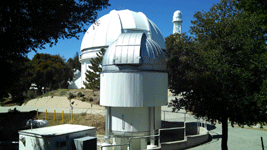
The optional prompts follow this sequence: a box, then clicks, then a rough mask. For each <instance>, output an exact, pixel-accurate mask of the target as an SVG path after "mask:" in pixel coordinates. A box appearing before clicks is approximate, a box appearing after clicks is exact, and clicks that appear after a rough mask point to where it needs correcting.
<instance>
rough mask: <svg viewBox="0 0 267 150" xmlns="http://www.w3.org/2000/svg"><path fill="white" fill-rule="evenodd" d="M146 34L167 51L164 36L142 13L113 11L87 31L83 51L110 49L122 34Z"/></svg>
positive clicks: (82, 45)
mask: <svg viewBox="0 0 267 150" xmlns="http://www.w3.org/2000/svg"><path fill="white" fill-rule="evenodd" d="M127 32H144V33H145V34H146V36H147V37H149V38H151V39H153V40H154V41H155V42H157V43H158V44H159V45H160V47H161V48H162V49H166V47H165V43H164V39H163V36H162V35H161V32H160V30H159V29H158V27H157V26H156V25H155V24H154V23H153V22H152V21H151V20H149V19H148V18H147V17H146V15H145V14H143V13H142V12H138V13H137V12H134V11H130V10H127V9H126V10H120V11H116V10H112V11H110V13H109V14H107V15H105V16H103V17H101V18H100V19H98V20H97V21H96V22H95V23H94V24H92V25H91V26H90V27H89V29H88V30H87V32H86V34H85V35H84V37H83V41H82V44H81V51H82V52H83V51H85V50H90V49H95V48H101V47H108V46H109V45H110V44H112V43H113V42H114V41H115V40H116V39H117V38H118V36H119V35H120V34H121V33H127Z"/></svg>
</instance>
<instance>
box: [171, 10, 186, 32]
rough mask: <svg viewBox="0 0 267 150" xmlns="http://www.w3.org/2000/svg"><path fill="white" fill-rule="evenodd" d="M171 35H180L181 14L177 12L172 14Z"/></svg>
mask: <svg viewBox="0 0 267 150" xmlns="http://www.w3.org/2000/svg"><path fill="white" fill-rule="evenodd" d="M172 22H173V34H174V33H182V22H183V20H182V12H181V11H180V10H177V11H175V12H174V14H173V20H172Z"/></svg>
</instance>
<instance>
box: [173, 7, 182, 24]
mask: <svg viewBox="0 0 267 150" xmlns="http://www.w3.org/2000/svg"><path fill="white" fill-rule="evenodd" d="M175 21H182V12H181V11H180V10H177V11H175V12H174V13H173V20H172V22H175Z"/></svg>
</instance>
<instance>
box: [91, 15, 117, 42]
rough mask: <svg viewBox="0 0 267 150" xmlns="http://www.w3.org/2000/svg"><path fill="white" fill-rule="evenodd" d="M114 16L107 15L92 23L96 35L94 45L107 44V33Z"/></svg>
mask: <svg viewBox="0 0 267 150" xmlns="http://www.w3.org/2000/svg"><path fill="white" fill-rule="evenodd" d="M111 19H112V18H111V17H109V16H107V17H103V18H100V19H98V20H97V21H96V22H95V23H93V24H92V26H93V30H95V35H94V39H93V45H92V46H93V47H99V46H106V45H107V34H106V31H108V28H109V22H110V20H111ZM100 25H101V26H100Z"/></svg>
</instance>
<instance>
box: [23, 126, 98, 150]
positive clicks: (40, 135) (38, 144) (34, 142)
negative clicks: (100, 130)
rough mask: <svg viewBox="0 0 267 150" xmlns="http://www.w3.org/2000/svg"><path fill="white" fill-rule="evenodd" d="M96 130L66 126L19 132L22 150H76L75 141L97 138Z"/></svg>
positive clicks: (86, 127) (93, 128)
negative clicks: (82, 138)
mask: <svg viewBox="0 0 267 150" xmlns="http://www.w3.org/2000/svg"><path fill="white" fill-rule="evenodd" d="M95 132H96V128H95V127H88V126H82V125H71V124H64V125H58V126H51V127H43V128H36V129H28V130H21V131H19V149H20V150H48V149H57V150H63V149H64V150H71V149H76V148H75V145H74V139H77V138H81V137H86V136H91V137H95Z"/></svg>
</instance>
